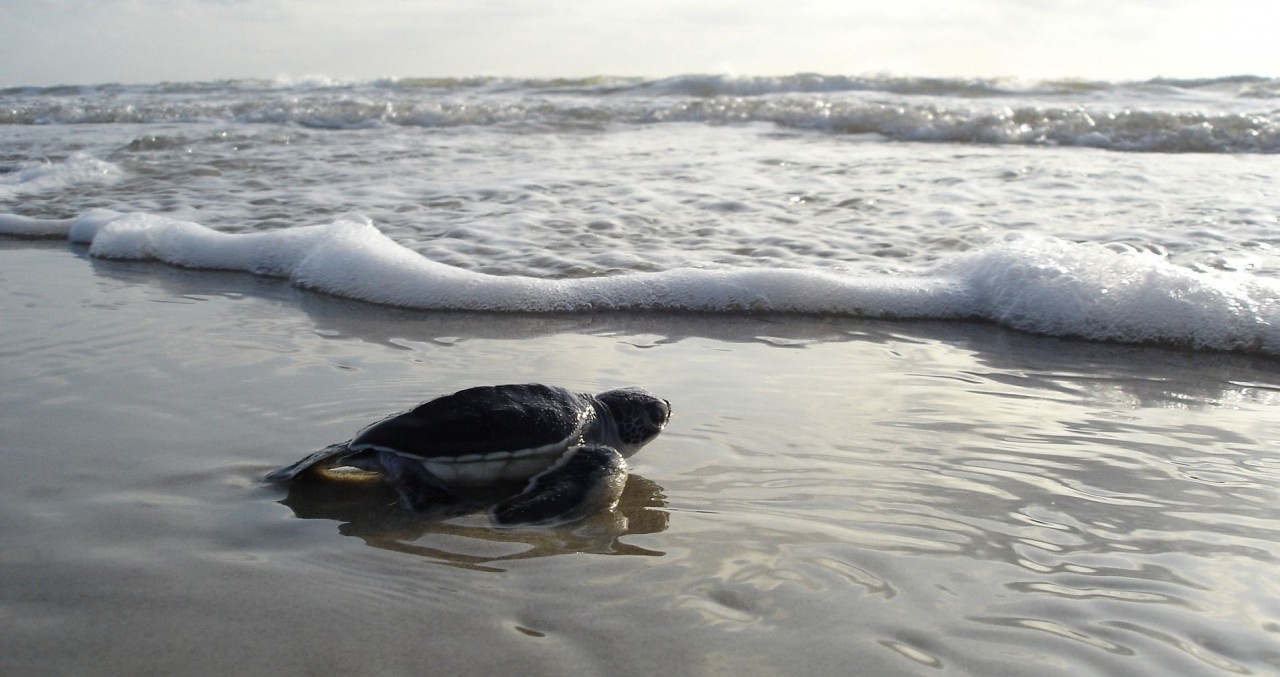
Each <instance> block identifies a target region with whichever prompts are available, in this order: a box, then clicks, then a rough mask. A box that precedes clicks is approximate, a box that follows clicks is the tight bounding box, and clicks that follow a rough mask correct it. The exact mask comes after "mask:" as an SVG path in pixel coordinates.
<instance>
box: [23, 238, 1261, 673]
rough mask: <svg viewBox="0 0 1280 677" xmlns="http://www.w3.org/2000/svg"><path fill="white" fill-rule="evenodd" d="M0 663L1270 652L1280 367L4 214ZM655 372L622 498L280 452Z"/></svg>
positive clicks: (682, 668) (523, 666)
mask: <svg viewBox="0 0 1280 677" xmlns="http://www.w3.org/2000/svg"><path fill="white" fill-rule="evenodd" d="M0 310H2V311H3V314H2V315H0V316H2V317H3V318H4V320H3V321H4V327H5V329H4V332H3V333H0V357H2V359H0V374H3V380H4V382H5V383H6V384H7V387H6V388H5V389H4V390H3V392H2V393H0V398H3V402H2V404H3V406H0V430H2V431H3V439H4V443H3V451H2V452H0V464H3V466H2V467H0V519H3V520H4V521H5V523H6V524H9V525H10V528H7V529H5V530H3V531H2V532H0V618H3V619H4V625H5V627H6V631H5V632H4V633H2V634H0V671H4V672H10V671H12V672H14V673H20V674H42V673H43V674H55V673H67V672H78V671H83V670H86V669H94V670H98V671H103V672H109V673H138V672H159V673H184V674H227V673H229V672H236V673H254V672H261V673H274V674H281V673H284V674H307V673H333V672H339V671H343V670H349V671H354V672H357V673H373V672H392V673H408V672H413V673H419V672H422V671H424V670H428V671H432V672H437V671H438V672H442V673H456V672H462V671H464V670H465V671H468V672H486V673H496V672H499V671H501V672H515V671H520V672H522V673H525V674H564V673H566V672H569V671H575V672H585V673H591V674H605V673H607V674H649V673H652V672H668V673H676V674H725V673H734V674H798V673H805V674H875V675H899V674H901V675H908V674H936V673H938V672H939V671H941V672H947V673H951V674H970V675H995V674H1009V675H1015V674H1039V675H1043V674H1061V675H1084V674H1099V675H1114V674H1133V675H1147V674H1149V675H1169V674H1178V675H1199V674H1205V675H1212V674H1267V673H1271V672H1275V671H1277V670H1280V649H1278V648H1277V647H1280V642H1278V641H1277V640H1278V639H1280V638H1278V637H1277V635H1278V634H1280V602H1278V601H1277V600H1280V567H1278V566H1277V563H1278V561H1280V560H1278V558H1280V548H1278V547H1277V545H1276V543H1277V542H1278V540H1280V539H1278V538H1277V536H1280V509H1277V508H1276V505H1277V500H1276V499H1277V495H1276V494H1277V490H1276V489H1275V487H1276V485H1277V482H1276V481H1277V479H1278V478H1280V455H1277V454H1276V452H1275V445H1276V442H1277V441H1280V425H1278V424H1277V419H1276V417H1275V415H1274V410H1275V405H1276V402H1277V399H1280V368H1278V367H1277V364H1276V363H1275V362H1274V361H1272V360H1268V359H1263V358H1256V359H1255V358H1250V357H1247V356H1239V355H1223V354H1215V353H1191V352H1179V351H1167V350H1161V349H1156V348H1142V347H1133V346H1119V345H1111V344H1102V343H1088V342H1075V341H1065V340H1058V339H1050V338H1042V337H1033V336H1029V335H1023V334H1019V333H1016V332H1012V331H1009V330H1005V329H1001V328H998V327H993V326H987V325H980V324H972V323H924V322H922V323H907V322H903V323H890V322H882V321H872V320H864V319H837V318H809V319H805V318H794V317H790V318H772V317H768V316H761V317H742V318H706V317H696V316H669V315H658V314H650V315H631V316H610V315H592V314H586V315H576V316H554V315H553V316H510V315H482V314H465V313H422V312H410V311H400V310H393V309H385V308H378V307H373V306H368V305H364V304H358V303H354V302H350V301H344V300H339V299H333V298H329V297H325V296H320V295H316V294H312V293H309V292H306V291H302V290H298V289H295V288H292V287H290V286H288V285H286V284H284V283H281V282H278V281H274V280H268V279H262V278H255V277H252V276H249V275H244V274H240V273H207V272H194V271H185V270H179V269H174V268H169V267H166V266H162V265H158V264H152V263H128V262H113V261H103V260H98V259H89V258H87V257H85V255H84V251H83V249H80V248H76V247H71V248H68V246H67V245H65V244H56V245H55V244H50V245H44V244H32V243H12V242H10V243H0ZM513 381H543V382H550V383H557V384H561V385H565V386H568V387H572V388H576V389H582V390H599V389H603V388H606V387H612V386H616V385H622V384H631V383H637V384H642V385H644V386H645V387H647V388H649V389H651V390H653V391H654V392H657V393H659V394H661V395H663V396H664V397H667V398H668V399H670V400H671V401H672V403H673V407H674V416H673V419H672V422H671V425H670V426H669V427H668V429H667V430H666V431H665V432H664V433H663V435H662V436H660V437H659V438H658V440H657V441H655V442H654V443H653V444H651V445H650V446H649V447H647V448H646V449H645V450H644V451H643V452H641V453H640V454H638V455H637V456H635V457H634V458H633V459H632V476H631V478H630V481H629V484H628V487H627V491H626V493H625V495H624V499H623V502H622V503H621V505H620V506H619V508H618V510H616V511H614V512H613V513H611V514H605V515H599V516H597V517H595V518H592V519H591V520H588V521H586V522H583V523H579V524H576V525H571V526H567V527H561V528H556V529H519V530H495V529H492V528H490V527H488V526H487V525H485V524H484V523H483V522H482V521H481V520H479V519H478V518H477V517H474V516H472V517H461V518H456V519H453V520H449V521H444V522H440V521H432V520H425V519H422V518H418V517H415V516H412V515H407V514H405V513H403V512H401V511H400V510H399V509H398V508H396V507H395V506H394V505H392V499H391V497H390V496H389V495H387V493H386V492H385V491H384V490H381V489H380V488H378V487H376V486H366V485H340V486H337V487H334V488H333V489H332V490H330V491H317V490H311V491H307V490H305V489H301V488H300V489H297V490H294V491H291V492H290V491H285V490H283V489H281V488H278V487H272V486H264V485H262V484H260V483H259V482H258V478H259V477H260V476H261V475H262V474H263V473H265V472H266V471H267V470H270V469H271V468H272V467H275V466H277V465H279V464H282V463H285V462H289V461H292V460H294V459H295V458H297V457H299V456H300V455H302V454H303V453H305V452H307V451H310V450H312V449H314V448H318V447H320V446H322V445H324V444H327V443H330V442H334V441H338V440H340V439H344V438H345V437H347V436H349V435H350V434H351V433H352V432H354V431H355V430H357V429H358V428H359V427H360V426H362V425H364V424H365V423H367V422H369V421H371V420H375V419H376V418H377V417H379V416H381V415H383V414H386V413H389V412H391V411H396V410H398V409H401V408H403V407H405V406H407V405H410V404H413V403H415V402H417V401H419V400H422V399H425V398H427V397H431V396H434V395H438V394H442V393H445V392H451V391H453V390H455V389H458V388H461V387H464V386H467V385H473V384H477V383H490V382H513Z"/></svg>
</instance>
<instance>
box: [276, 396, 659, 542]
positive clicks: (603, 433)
mask: <svg viewBox="0 0 1280 677" xmlns="http://www.w3.org/2000/svg"><path fill="white" fill-rule="evenodd" d="M670 417H671V404H670V403H669V402H667V401H666V400H664V399H662V398H659V397H656V396H654V395H652V394H650V393H649V392H646V391H644V390H642V389H640V388H619V389H616V390H609V391H606V392H603V393H600V394H599V395H589V394H584V393H574V392H570V391H568V390H565V389H564V388H557V387H553V386H545V385H540V384H523V385H499V386H480V387H477V388H468V389H466V390H462V391H459V392H456V393H454V394H452V395H446V396H444V397H441V398H438V399H434V400H431V401H429V402H426V403H425V404H422V405H419V406H418V407H416V408H414V409H412V410H410V411H407V412H404V413H402V414H398V415H395V416H392V417H390V418H387V419H385V420H383V421H380V422H378V423H375V424H373V425H371V426H369V427H368V428H365V429H364V430H363V431H361V432H360V434H358V435H356V436H355V438H354V439H352V440H351V441H349V442H345V443H342V444H334V445H331V446H329V447H326V448H324V449H321V450H320V451H317V452H315V453H313V454H311V455H310V456H307V457H306V458H304V459H302V460H301V461H298V462H297V463H294V464H292V465H289V466H285V467H283V468H280V469H278V470H275V471H273V472H271V473H269V474H268V475H267V476H266V480H267V481H268V482H288V481H291V480H294V479H297V478H299V477H300V476H303V475H307V474H311V473H322V472H323V471H325V470H328V469H331V468H335V467H342V466H345V467H349V468H355V469H359V470H365V471H370V472H377V473H381V474H383V475H384V476H385V478H386V479H387V481H388V482H389V483H390V484H391V485H392V486H393V487H394V488H395V490H396V493H397V494H398V495H399V497H400V503H401V504H402V505H403V506H404V507H405V508H407V509H409V510H412V511H415V512H425V513H430V512H439V511H442V510H447V509H448V508H450V507H451V506H456V505H458V504H459V503H460V501H461V497H460V495H459V494H460V492H461V493H466V492H468V491H469V490H473V489H483V488H486V487H493V486H495V485H501V484H503V483H509V482H525V485H524V488H523V490H521V491H520V492H519V493H517V494H516V495H514V496H511V497H510V498H507V499H505V500H502V501H500V502H498V503H497V504H496V505H494V506H492V507H491V508H490V509H489V515H490V518H491V519H492V520H493V522H494V523H496V524H498V525H515V524H559V523H564V522H571V521H574V520H577V519H580V518H582V517H585V516H587V515H590V514H592V513H594V512H597V511H600V510H605V509H609V508H611V507H613V505H614V504H616V503H617V500H618V497H619V496H620V495H621V493H622V488H623V485H624V484H625V482H626V477H627V462H626V460H625V459H626V458H627V457H629V456H631V455H632V454H634V453H636V452H637V451H639V450H640V448H641V447H643V446H644V445H645V444H648V443H649V442H650V441H651V440H653V438H654V437H657V435H658V433H660V432H662V428H663V427H664V426H666V424H667V421H668V420H669V419H670Z"/></svg>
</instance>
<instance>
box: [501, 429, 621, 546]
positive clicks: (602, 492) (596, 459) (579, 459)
mask: <svg viewBox="0 0 1280 677" xmlns="http://www.w3.org/2000/svg"><path fill="white" fill-rule="evenodd" d="M626 480H627V462H626V461H625V460H624V459H623V458H622V455H621V454H619V453H618V452H617V450H615V449H613V448H612V447H608V446H605V445H603V444H588V445H583V446H579V447H571V448H569V449H568V450H566V451H565V453H564V456H563V457H562V458H561V459H560V460H559V461H557V462H556V463H555V464H554V465H552V466H551V467H550V468H547V469H546V470H544V471H542V472H540V473H538V474H537V475H534V476H533V478H532V479H530V480H529V484H528V486H526V487H525V489H524V491H522V492H520V493H519V494H516V495H515V496H513V497H511V498H509V499H507V500H505V501H503V502H502V503H499V504H498V505H496V506H494V507H493V508H492V509H491V510H490V511H489V515H490V517H491V518H492V520H493V522H494V524H497V525H498V526H515V525H519V524H563V523H566V522H572V521H574V520H577V519H581V518H583V517H586V516H587V515H591V514H593V513H596V512H600V511H603V510H608V509H610V508H612V507H613V506H615V505H617V504H618V499H619V498H620V497H621V496H622V488H623V487H624V486H625V485H626Z"/></svg>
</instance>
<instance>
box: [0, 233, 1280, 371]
mask: <svg viewBox="0 0 1280 677" xmlns="http://www.w3.org/2000/svg"><path fill="white" fill-rule="evenodd" d="M0 233H8V234H16V235H25V236H31V235H47V236H62V237H68V238H69V239H71V240H72V241H75V242H80V243H85V244H88V245H89V253H90V254H91V255H93V256H98V257H104V258H113V259H129V260H154V261H161V262H164V263H168V264H171V265H175V266H184V267H190V268H210V269H221V270H240V271H245V272H250V273H254V274H258V275H268V276H272V277H280V278H285V279H288V280H290V281H291V282H292V283H293V284H296V285H298V286H300V287H304V288H307V289H313V290H316V291H320V292H324V293H328V294H333V295H335V296H342V297H346V298H351V299H357V300H363V301H368V302H372V303H380V304H387V305H395V306H402V307H407V308H419V309H430V310H472V311H486V312H529V313H545V312H588V311H657V310H661V311H682V312H695V313H707V314H725V313H793V314H804V315H841V316H854V317H893V318H902V319H912V318H914V319H960V318H967V319H986V320H990V321H993V322H997V323H999V324H1001V325H1004V326H1008V327H1012V328H1015V329H1020V330H1024V331H1029V332H1035V333H1040V334H1048V335H1054V336H1076V337H1081V338H1086V339H1093V340H1106V341H1121V342H1131V343H1149V342H1156V343H1164V344H1176V345H1182V346H1187V347H1192V348H1199V349H1212V350H1241V351H1252V352H1262V353H1266V354H1270V355H1280V282H1276V281H1273V280H1266V279H1262V278H1257V277H1254V276H1250V275H1248V274H1245V273H1219V272H1201V271H1196V270H1191V269H1188V268H1183V267H1180V266H1177V265H1174V264H1172V263H1170V262H1168V261H1167V260H1166V259H1164V258H1163V257H1161V256H1159V255H1157V254H1155V253H1152V252H1148V251H1139V250H1134V249H1113V248H1109V247H1106V246H1104V245H1100V244H1078V243H1072V242H1067V241H1064V240H1058V239H1055V238H1050V237H1043V236H1014V237H1011V238H1009V239H1008V240H1006V241H1004V242H1002V243H999V244H997V245H995V246H993V247H989V248H985V249H980V250H976V251H973V252H968V253H965V254H961V255H958V256H956V257H954V258H952V259H950V260H948V261H945V262H944V263H943V264H941V265H940V266H938V267H936V268H934V269H932V270H930V271H922V272H921V273H920V274H918V275H915V276H891V275H855V274H842V273H836V272H829V271H818V270H805V269H764V268H757V269H743V268H735V269H717V270H705V269H690V268H681V269H674V270H666V271H661V272H654V273H629V274H623V275H615V276H605V277H589V278H554V279H548V278H535V277H526V276H497V275H489V274H485V273H480V272H475V271H468V270H463V269H460V268H455V267H452V266H448V265H445V264H442V263H438V262H436V261H432V260H430V259H428V258H426V257H424V256H422V255H421V254H418V253H416V252H414V251H412V250H410V249H407V248H405V247H404V246H402V245H400V244H398V243H396V242H395V241H393V240H391V239H390V238H389V237H387V236H386V235H385V234H383V233H382V232H381V231H379V230H378V229H377V228H376V227H375V226H374V225H373V224H372V223H371V222H370V221H369V220H368V219H365V218H361V217H350V218H345V219H341V220H339V221H336V222H334V223H331V224H325V225H316V226H308V227H303V228H294V229H284V230H275V231H264V232H254V233H224V232H218V231H214V230H211V229H209V228H207V227H205V226H202V225H200V224H197V223H193V222H189V221H179V220H176V219H172V218H168V217H164V216H159V215H154V214H143V213H138V214H118V213H115V212H110V211H107V210H96V211H93V212H89V213H86V214H85V215H83V216H81V217H79V218H76V219H63V220H41V219H31V218H27V217H20V216H14V215H0Z"/></svg>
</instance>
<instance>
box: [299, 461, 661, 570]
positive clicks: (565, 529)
mask: <svg viewBox="0 0 1280 677" xmlns="http://www.w3.org/2000/svg"><path fill="white" fill-rule="evenodd" d="M476 498H477V499H479V498H483V499H485V500H484V501H480V500H477V501H476V502H475V503H473V504H469V506H468V508H466V509H459V510H456V511H454V514H452V515H450V516H444V517H442V516H432V515H421V514H417V513H414V512H411V511H409V510H406V509H404V508H403V507H401V506H400V504H399V502H398V500H397V497H396V493H395V490H394V489H392V488H391V487H390V486H388V485H387V484H385V483H384V482H382V481H380V480H379V479H378V478H377V476H375V475H369V476H366V477H352V478H348V479H345V480H340V481H333V480H321V479H309V480H300V481H295V482H293V484H291V485H290V487H289V493H288V495H287V496H286V497H285V498H284V500H282V501H280V503H282V504H284V505H286V506H288V507H289V508H290V509H292V510H293V513H294V514H295V515H296V516H297V517H298V518H300V519H325V520H333V521H335V522H341V524H340V525H339V527H338V532H339V533H341V534H342V535H344V536H354V537H356V538H359V539H361V540H363V541H364V542H365V543H367V544H368V545H371V546H373V547H375V548H381V549H383V550H392V551H395V552H403V553H406V554H410V555H417V556H420V557H426V558H429V559H433V560H436V561H438V562H440V563H442V564H447V565H450V566H457V567H462V568H467V569H476V570H481V571H502V569H500V568H497V567H492V566H486V565H488V564H492V563H494V562H501V561H505V560H518V559H530V558H535V557H551V556H554V555H565V554H571V553H592V554H600V555H645V556H650V557H658V556H662V555H664V554H665V553H663V552H658V551H654V550H648V549H645V548H641V547H638V546H635V545H632V544H629V543H625V542H623V541H622V540H621V539H622V537H623V536H626V535H628V534H656V533H660V532H662V531H665V530H666V529H667V525H668V521H669V519H670V515H669V513H667V512H666V511H665V510H662V508H664V507H665V506H666V505H667V502H666V497H665V496H664V495H663V493H662V487H660V486H658V485H657V484H655V483H654V482H651V481H649V480H647V479H645V478H643V477H640V476H639V475H636V474H634V473H633V474H631V475H628V476H627V483H626V486H625V487H624V488H623V490H622V497H621V499H620V500H619V501H618V505H617V506H616V507H614V508H613V509H611V510H607V511H603V512H601V513H598V514H596V515H593V516H591V517H589V518H587V519H585V520H582V521H579V522H574V523H571V524H566V525H562V526H557V527H526V528H514V529H513V528H495V527H493V526H491V525H490V524H489V523H488V520H487V518H486V517H485V516H484V515H483V514H477V513H479V511H481V510H482V508H483V506H484V505H486V504H488V501H489V500H491V499H492V498H494V497H493V496H488V495H486V496H483V497H476ZM477 551H480V552H481V553H482V554H477Z"/></svg>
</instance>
